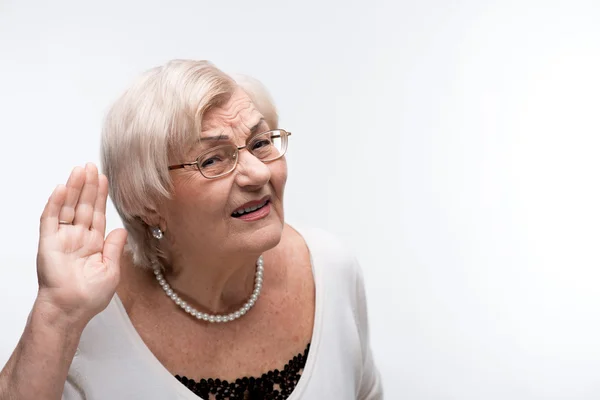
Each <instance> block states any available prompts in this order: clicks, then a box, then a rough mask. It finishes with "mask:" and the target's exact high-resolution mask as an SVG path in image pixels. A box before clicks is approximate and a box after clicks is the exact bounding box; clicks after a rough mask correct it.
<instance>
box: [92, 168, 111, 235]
mask: <svg viewBox="0 0 600 400" xmlns="http://www.w3.org/2000/svg"><path fill="white" fill-rule="evenodd" d="M107 198H108V179H106V176H105V175H100V176H99V177H98V192H97V193H96V203H95V205H94V216H93V218H92V229H95V230H97V231H99V232H100V233H101V234H102V237H104V231H105V229H106V199H107Z"/></svg>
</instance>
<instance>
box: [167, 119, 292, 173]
mask: <svg viewBox="0 0 600 400" xmlns="http://www.w3.org/2000/svg"><path fill="white" fill-rule="evenodd" d="M273 132H276V133H277V135H271V138H281V148H282V151H281V154H279V155H278V156H277V157H275V158H271V159H268V160H262V159H260V158H258V157H256V156H255V155H254V153H252V150H249V149H247V147H248V144H249V142H250V141H251V140H253V139H254V138H256V137H257V136H261V135H266V134H267V133H273ZM290 136H292V132H288V131H286V130H285V129H272V130H270V131H266V132H261V133H258V134H256V135H252V136H251V137H249V138H248V139H246V144H245V145H244V146H236V145H235V144H223V145H220V146H215V147H213V148H211V149H209V150H206V151H203V152H202V153H201V154H200V155H199V156H198V157H196V161H194V162H188V163H183V164H175V165H170V166H169V171H172V170H174V169H181V168H185V167H190V166H196V169H197V170H198V171H199V172H200V173H201V174H202V176H203V177H205V178H206V179H217V178H221V177H223V176H225V175H227V174H230V173H232V172H233V171H235V169H236V168H237V165H238V160H239V158H240V157H239V154H240V151H241V150H244V149H246V150H248V151H249V152H250V154H252V155H253V156H255V157H256V158H258V159H259V160H260V161H262V162H263V163H265V164H266V163H270V162H273V161H276V160H279V159H280V158H281V157H283V156H284V155H285V153H286V152H287V148H288V137H290ZM223 147H235V149H236V151H235V155H234V158H235V163H234V164H233V167H232V168H231V170H229V171H227V172H223V173H221V174H219V175H216V176H206V175H204V173H202V170H201V169H200V163H199V160H200V159H201V158H202V157H204V155H206V154H208V153H210V152H213V151H215V149H219V148H223Z"/></svg>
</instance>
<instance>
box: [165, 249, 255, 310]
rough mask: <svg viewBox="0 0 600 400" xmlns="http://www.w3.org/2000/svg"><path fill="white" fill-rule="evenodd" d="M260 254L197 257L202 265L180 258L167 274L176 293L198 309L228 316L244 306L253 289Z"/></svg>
mask: <svg viewBox="0 0 600 400" xmlns="http://www.w3.org/2000/svg"><path fill="white" fill-rule="evenodd" d="M259 256H260V254H251V255H248V254H245V255H239V256H233V257H232V256H223V257H221V256H212V257H206V254H205V255H204V256H203V257H198V258H197V259H201V260H202V261H201V262H194V261H192V260H186V259H183V258H181V259H177V258H175V259H174V260H173V262H172V265H171V269H170V270H169V271H168V272H166V273H165V274H164V276H165V279H166V280H167V281H168V283H169V285H171V287H172V288H173V290H174V291H175V292H177V294H179V296H180V297H181V298H183V299H184V300H186V301H187V302H188V303H189V304H191V305H192V306H194V307H195V308H196V309H198V310H201V311H204V312H208V313H212V314H219V313H226V312H231V311H234V310H235V309H237V308H239V307H240V306H242V305H243V304H244V303H245V302H246V301H247V300H248V298H249V297H250V295H251V294H252V290H253V289H254V276H255V272H256V261H257V260H258V257H259Z"/></svg>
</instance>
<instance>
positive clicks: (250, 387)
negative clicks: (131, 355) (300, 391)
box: [175, 343, 310, 400]
mask: <svg viewBox="0 0 600 400" xmlns="http://www.w3.org/2000/svg"><path fill="white" fill-rule="evenodd" d="M309 349H310V343H309V344H308V345H307V346H306V350H304V354H302V353H298V355H297V356H295V357H294V358H293V359H291V360H290V361H289V362H288V363H287V364H286V365H285V366H284V367H283V369H282V370H278V369H276V370H273V371H269V372H267V373H264V374H262V376H261V377H260V378H255V377H245V378H240V379H236V380H235V382H227V381H222V380H220V379H212V378H210V379H204V378H203V379H200V380H199V381H198V382H196V381H194V380H193V379H188V378H187V377H185V376H179V375H175V378H177V380H179V382H181V383H183V384H184V385H185V386H186V387H187V388H188V389H190V390H191V391H192V392H194V393H195V394H197V395H198V396H200V397H202V398H203V399H204V400H234V399H235V400H238V399H240V400H285V399H287V398H288V397H289V395H290V394H291V393H292V391H293V390H294V388H295V387H296V385H297V384H298V381H299V380H300V375H301V374H302V371H303V370H304V366H305V365H306V358H307V357H308V351H309Z"/></svg>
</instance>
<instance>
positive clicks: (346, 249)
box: [293, 227, 361, 286]
mask: <svg viewBox="0 0 600 400" xmlns="http://www.w3.org/2000/svg"><path fill="white" fill-rule="evenodd" d="M293 229H294V230H296V231H297V232H298V233H299V234H300V236H301V237H302V238H303V239H304V242H305V243H306V247H307V248H308V251H309V253H310V257H311V261H312V264H313V268H314V270H315V271H314V272H315V274H316V275H318V273H319V272H322V273H324V274H325V276H333V277H335V279H336V281H337V283H338V284H339V283H343V282H346V283H348V284H349V285H350V286H353V285H354V284H355V283H356V280H357V279H359V278H360V276H361V270H360V266H359V264H358V261H357V259H356V256H355V253H354V251H352V249H351V247H350V246H349V245H348V244H347V243H346V242H344V241H343V240H342V239H341V238H340V237H338V236H337V235H335V234H333V233H331V232H329V231H326V230H324V229H320V228H312V227H308V228H307V227H300V228H297V227H293Z"/></svg>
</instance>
